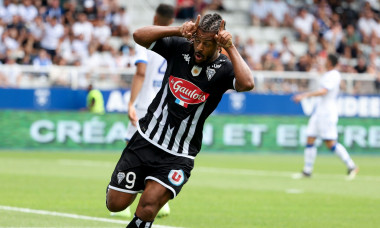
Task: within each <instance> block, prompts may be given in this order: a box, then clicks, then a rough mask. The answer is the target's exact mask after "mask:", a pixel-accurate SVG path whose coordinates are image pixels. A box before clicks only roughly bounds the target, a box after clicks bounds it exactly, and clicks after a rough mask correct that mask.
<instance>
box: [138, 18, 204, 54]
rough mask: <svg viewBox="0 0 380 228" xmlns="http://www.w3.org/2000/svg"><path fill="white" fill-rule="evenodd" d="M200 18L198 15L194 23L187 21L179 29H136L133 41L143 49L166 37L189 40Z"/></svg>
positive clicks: (158, 27) (152, 27) (157, 27)
mask: <svg viewBox="0 0 380 228" xmlns="http://www.w3.org/2000/svg"><path fill="white" fill-rule="evenodd" d="M200 18H201V16H200V15H198V17H197V20H196V21H195V22H192V21H187V22H185V23H183V25H181V26H179V27H170V26H147V27H143V28H139V29H137V30H136V31H135V32H134V33H133V39H134V40H135V41H136V43H138V44H140V45H141V46H143V47H146V48H149V46H150V45H151V44H152V43H153V42H154V41H156V40H158V39H161V38H164V37H168V36H183V37H186V38H190V37H191V36H192V35H193V33H195V32H196V31H197V28H198V25H199V21H200Z"/></svg>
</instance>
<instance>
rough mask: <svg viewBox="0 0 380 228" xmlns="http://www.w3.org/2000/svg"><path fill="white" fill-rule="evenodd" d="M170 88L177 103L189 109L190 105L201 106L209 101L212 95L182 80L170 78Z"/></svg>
mask: <svg viewBox="0 0 380 228" xmlns="http://www.w3.org/2000/svg"><path fill="white" fill-rule="evenodd" d="M169 82H170V83H169V88H170V91H171V92H172V94H173V95H174V97H175V98H177V99H176V101H175V103H177V104H179V105H181V106H183V107H185V108H187V106H188V104H199V103H203V102H205V101H206V100H207V98H208V96H209V95H210V94H208V93H205V92H203V91H202V90H201V89H200V88H198V86H196V85H194V84H193V83H191V82H189V81H186V80H184V79H181V78H177V77H174V76H170V77H169Z"/></svg>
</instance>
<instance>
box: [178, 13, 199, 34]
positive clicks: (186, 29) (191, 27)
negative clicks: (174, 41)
mask: <svg viewBox="0 0 380 228" xmlns="http://www.w3.org/2000/svg"><path fill="white" fill-rule="evenodd" d="M200 20H201V15H198V16H197V19H196V21H195V22H193V21H186V22H185V23H183V24H182V26H181V27H180V28H179V31H180V32H181V34H182V36H183V37H185V38H187V39H190V38H191V37H192V36H193V34H194V33H195V32H196V31H197V29H198V26H199V21H200Z"/></svg>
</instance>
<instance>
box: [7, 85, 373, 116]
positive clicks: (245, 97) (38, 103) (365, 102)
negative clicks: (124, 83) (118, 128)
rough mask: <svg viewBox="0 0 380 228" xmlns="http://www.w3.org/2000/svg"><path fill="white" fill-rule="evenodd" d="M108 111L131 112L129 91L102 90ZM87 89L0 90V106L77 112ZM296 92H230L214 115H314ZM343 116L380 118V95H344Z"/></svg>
mask: <svg viewBox="0 0 380 228" xmlns="http://www.w3.org/2000/svg"><path fill="white" fill-rule="evenodd" d="M102 94H103V97H104V102H105V108H106V111H107V112H127V111H128V110H127V107H128V102H129V98H130V91H129V90H107V91H102ZM86 96H87V91H86V90H71V89H65V88H62V89H58V88H54V89H0V97H1V99H0V109H20V110H47V111H49V110H50V111H58V110H59V111H75V110H81V109H83V108H85V107H86ZM291 98H292V95H278V94H255V93H248V92H247V93H237V92H231V93H226V94H225V95H224V96H223V98H222V100H221V102H220V103H219V105H218V107H217V108H216V110H215V112H214V114H238V115H311V114H312V113H313V110H314V108H315V106H316V104H317V102H318V98H308V99H304V100H302V102H301V103H299V104H296V103H294V102H293V101H292V99H291ZM338 104H339V107H338V109H339V113H340V116H344V117H373V118H378V117H380V96H379V95H368V96H350V95H343V96H340V97H339V99H338Z"/></svg>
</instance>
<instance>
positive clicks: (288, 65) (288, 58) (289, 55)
mask: <svg viewBox="0 0 380 228" xmlns="http://www.w3.org/2000/svg"><path fill="white" fill-rule="evenodd" d="M278 50H279V52H280V53H279V54H280V59H281V63H282V64H283V66H284V70H286V71H291V70H294V64H295V56H296V55H295V54H294V51H293V50H292V49H291V48H290V45H289V40H288V37H286V36H284V37H282V39H281V45H280V47H279V48H278Z"/></svg>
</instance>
